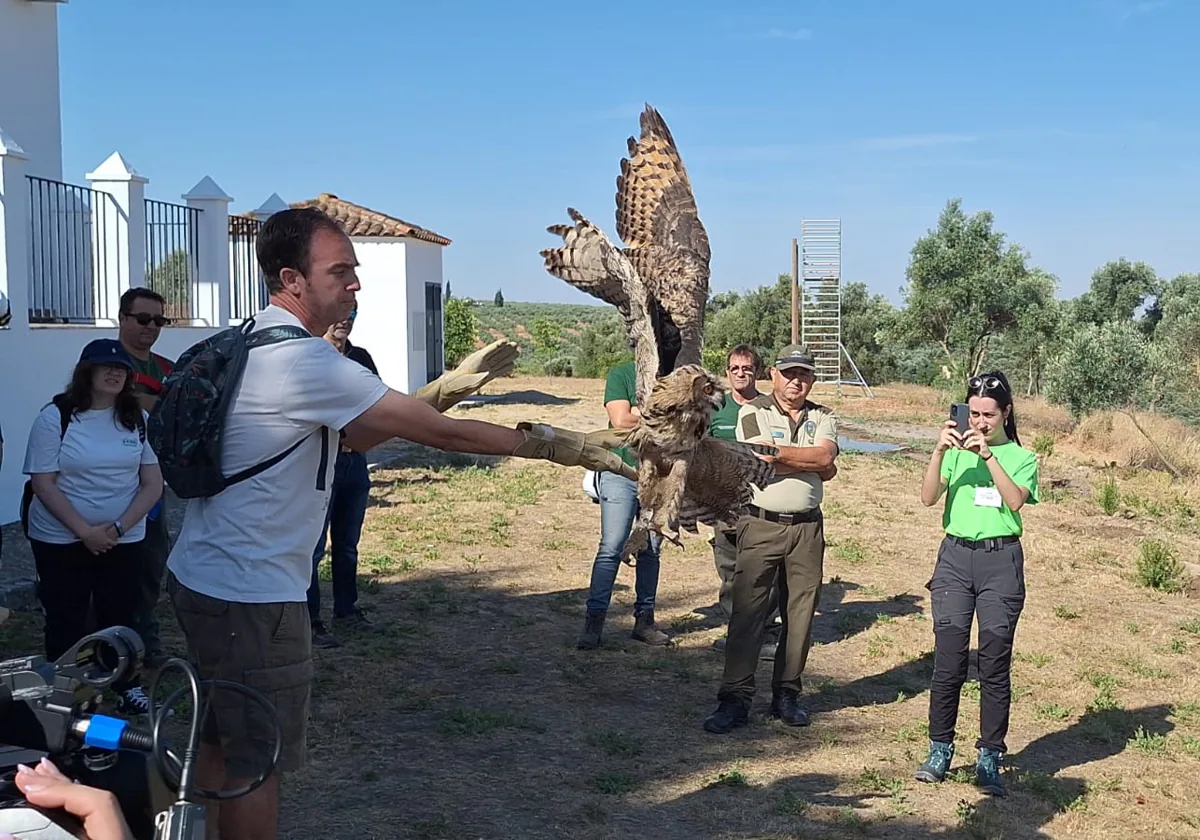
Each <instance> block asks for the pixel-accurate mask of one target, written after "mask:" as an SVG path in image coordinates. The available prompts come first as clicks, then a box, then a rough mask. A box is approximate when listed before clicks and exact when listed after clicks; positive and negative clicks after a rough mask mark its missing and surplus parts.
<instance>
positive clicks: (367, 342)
mask: <svg viewBox="0 0 1200 840" xmlns="http://www.w3.org/2000/svg"><path fill="white" fill-rule="evenodd" d="M353 242H354V253H355V255H356V256H357V257H358V262H359V267H358V280H359V284H360V285H361V287H362V288H361V289H359V292H358V317H357V318H356V319H355V322H354V331H353V332H352V333H351V334H350V341H351V343H353V344H357V345H359V346H361V347H363V348H364V349H366V351H367V352H368V353H370V354H371V358H373V359H374V360H375V366H376V367H378V368H379V377H380V378H381V379H382V380H383V381H384V382H386V383H387V384H388V385H389V386H391V387H392V388H395V389H396V390H397V391H404V392H405V393H411V392H412V390H413V389H412V387H411V385H412V380H410V378H409V375H408V351H407V347H408V316H407V315H406V314H405V313H406V312H407V311H408V305H409V304H408V295H407V288H408V287H407V285H406V281H405V264H404V252H405V250H406V249H407V248H408V247H409V245H410V243H409V242H408V240H404V239H363V238H360V237H354V238H353ZM422 384H424V383H418V384H417V386H416V387H418V388H419V387H420V386H421V385H422Z"/></svg>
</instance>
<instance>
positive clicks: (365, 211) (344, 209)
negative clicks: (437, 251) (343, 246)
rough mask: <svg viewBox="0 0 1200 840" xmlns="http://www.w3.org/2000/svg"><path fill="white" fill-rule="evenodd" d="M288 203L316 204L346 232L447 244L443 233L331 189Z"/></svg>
mask: <svg viewBox="0 0 1200 840" xmlns="http://www.w3.org/2000/svg"><path fill="white" fill-rule="evenodd" d="M292 207H316V208H318V209H319V210H321V211H322V212H324V213H326V214H328V215H329V216H332V217H333V218H334V219H335V220H336V221H337V222H338V224H340V225H341V226H342V229H343V230H345V231H346V235H347V236H405V237H408V238H409V239H420V240H422V241H424V242H433V243H435V244H437V245H449V244H450V240H449V239H447V238H446V237H444V236H440V235H439V234H436V233H434V232H433V231H431V230H426V229H425V228H423V227H418V226H417V225H414V224H412V223H411V222H406V221H404V220H403V219H397V218H394V217H392V216H388V215H386V214H384V213H380V212H378V211H375V210H372V209H370V208H369V207H362V206H360V205H358V204H353V203H351V202H349V201H345V200H344V199H341V198H338V197H337V196H336V195H334V194H333V193H321V194H320V195H319V196H317V197H316V198H313V199H309V200H308V201H295V202H292Z"/></svg>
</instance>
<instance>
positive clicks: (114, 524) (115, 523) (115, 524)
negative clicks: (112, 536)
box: [113, 521, 125, 537]
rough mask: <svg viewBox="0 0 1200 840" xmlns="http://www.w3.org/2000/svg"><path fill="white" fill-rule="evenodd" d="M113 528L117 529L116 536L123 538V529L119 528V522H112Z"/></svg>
mask: <svg viewBox="0 0 1200 840" xmlns="http://www.w3.org/2000/svg"><path fill="white" fill-rule="evenodd" d="M113 527H114V528H116V529H117V536H118V537H123V536H125V529H124V528H122V527H121V523H120V522H119V521H118V522H114V523H113Z"/></svg>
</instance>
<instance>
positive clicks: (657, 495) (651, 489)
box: [541, 105, 775, 561]
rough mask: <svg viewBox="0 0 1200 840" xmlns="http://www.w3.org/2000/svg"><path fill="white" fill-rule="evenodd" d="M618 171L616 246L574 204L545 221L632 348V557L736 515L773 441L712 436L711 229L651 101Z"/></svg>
mask: <svg viewBox="0 0 1200 840" xmlns="http://www.w3.org/2000/svg"><path fill="white" fill-rule="evenodd" d="M628 146H629V158H623V159H622V160H621V171H620V175H619V176H618V177H617V192H616V202H617V211H616V216H617V233H618V235H619V236H620V237H621V240H622V241H623V242H624V244H625V247H624V248H618V247H617V246H616V245H614V244H613V243H612V241H611V240H609V238H608V237H607V236H606V235H605V234H604V232H603V231H602V230H601V229H600V228H599V227H597V226H596V225H595V224H593V223H592V222H590V221H588V219H586V218H585V217H584V216H583V215H582V214H580V213H579V212H578V211H576V210H575V209H574V208H568V210H567V213H568V215H569V216H570V217H571V220H572V221H573V222H574V223H575V224H574V225H573V226H568V225H551V226H550V227H548V228H547V231H549V232H550V233H552V234H555V235H557V236H560V237H562V240H563V245H562V247H560V248H553V249H545V250H543V251H542V252H541V256H542V258H543V259H544V261H545V268H546V270H547V271H548V272H549V273H550V274H552V275H553V276H555V277H558V278H560V279H562V280H564V281H566V282H567V283H568V284H570V285H571V286H574V287H575V288H577V289H579V290H581V291H584V292H587V293H588V294H590V295H592V296H593V297H596V298H599V299H600V300H603V301H605V302H606V303H609V304H611V305H613V306H615V307H616V309H617V311H618V313H619V314H620V316H621V320H622V323H623V324H624V325H625V330H626V332H627V334H628V336H629V342H630V345H631V347H632V348H633V354H634V363H635V368H636V370H637V385H636V393H637V404H638V407H639V411H640V413H641V420H640V422H639V423H638V425H637V426H636V427H635V428H634V429H632V430H631V431H629V432H628V433H627V434H626V436H625V441H626V443H627V444H628V446H629V447H630V448H631V449H632V450H633V451H634V452H636V453H637V458H638V502H639V506H640V508H641V510H640V512H639V514H638V517H637V521H636V522H635V523H634V527H633V530H632V532H631V534H630V536H629V539H628V541H627V542H626V544H625V549H624V556H625V558H626V560H627V561H628V560H629V558H631V557H633V556H635V555H636V554H637V552H638V551H639V550H640V549H641V548H642V547H643V546H645V544H646V542H647V540H648V538H649V534H650V533H651V532H655V533H658V534H661V535H662V536H664V537H665V538H667V539H669V540H671V541H672V542H675V543H677V544H678V531H679V529H680V528H682V529H684V530H687V531H689V532H691V533H695V532H696V523H698V522H701V523H704V524H706V525H716V524H717V523H718V522H720V521H722V520H724V521H732V520H734V519H737V518H738V516H739V515H740V514H741V513H742V511H743V510H744V508H745V505H746V504H748V503H749V502H750V500H751V498H752V488H751V484H755V485H758V486H763V485H765V484H766V483H767V481H769V480H770V478H771V477H772V476H773V475H774V468H773V467H772V466H771V465H769V464H767V463H766V462H764V461H762V460H760V459H759V458H757V457H755V453H756V452H759V453H762V454H773V453H774V451H775V450H774V447H770V446H763V445H757V444H755V445H752V444H744V443H734V442H731V441H724V440H719V439H716V438H713V437H710V436H709V428H710V424H711V421H712V415H713V413H714V412H715V411H716V410H717V409H719V408H720V407H721V405H722V402H723V400H724V394H725V388H724V385H723V384H722V383H721V381H720V380H719V379H718V378H717V377H715V376H713V375H712V374H711V373H709V372H708V371H706V370H705V369H704V368H703V367H702V366H701V364H700V350H701V345H702V341H703V336H704V314H705V305H706V304H707V302H708V281H709V274H710V272H709V260H710V258H711V251H710V248H709V242H708V234H707V232H706V231H705V229H704V225H703V224H702V223H701V222H700V217H699V214H698V212H697V208H696V201H695V198H694V196H693V194H692V184H691V180H690V178H689V177H688V174H687V170H686V169H685V168H684V165H683V160H682V158H681V157H680V155H679V151H678V149H677V148H676V146H675V140H674V138H673V137H672V136H671V132H670V129H668V128H667V125H666V123H665V122H664V121H663V119H662V117H661V116H660V115H659V113H658V112H657V111H655V110H654V109H653V108H651V107H650V106H649V105H647V106H646V109H645V110H644V111H643V112H642V115H641V136H640V138H639V139H634V138H632V137H630V138H629V141H628Z"/></svg>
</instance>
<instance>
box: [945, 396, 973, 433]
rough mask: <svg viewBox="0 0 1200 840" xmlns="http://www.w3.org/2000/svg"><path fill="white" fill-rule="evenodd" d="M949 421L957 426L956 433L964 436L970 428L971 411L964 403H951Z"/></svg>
mask: <svg viewBox="0 0 1200 840" xmlns="http://www.w3.org/2000/svg"><path fill="white" fill-rule="evenodd" d="M950 419H951V420H953V421H954V422H955V423H956V424H957V425H956V426H955V428H957V429H958V433H959V434H960V435H965V434H966V433H967V431H968V430H969V429H970V428H971V423H970V419H971V409H970V408H969V407H968V406H967V404H966V403H953V404H951V406H950Z"/></svg>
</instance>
